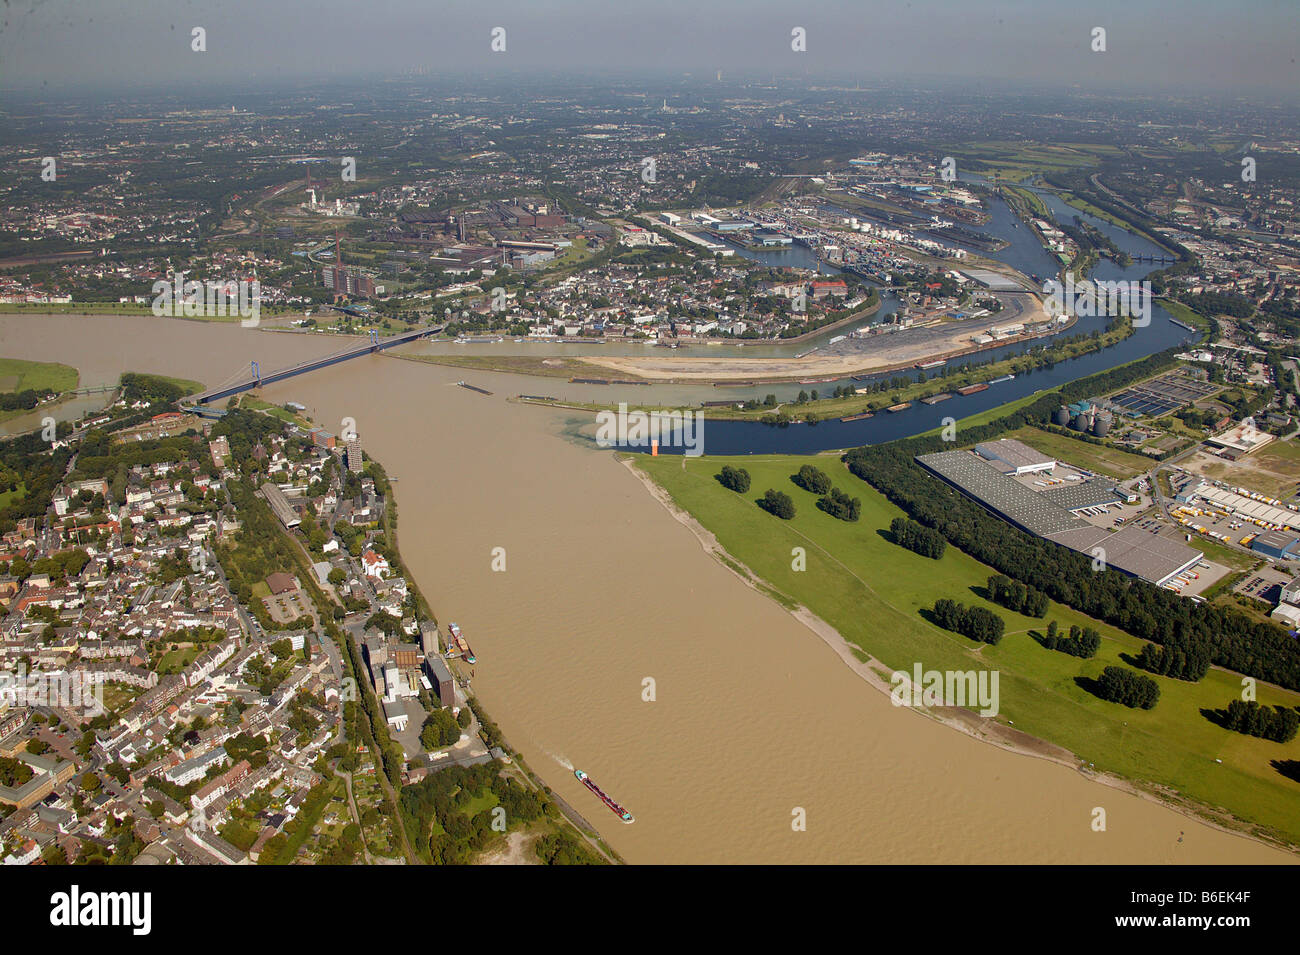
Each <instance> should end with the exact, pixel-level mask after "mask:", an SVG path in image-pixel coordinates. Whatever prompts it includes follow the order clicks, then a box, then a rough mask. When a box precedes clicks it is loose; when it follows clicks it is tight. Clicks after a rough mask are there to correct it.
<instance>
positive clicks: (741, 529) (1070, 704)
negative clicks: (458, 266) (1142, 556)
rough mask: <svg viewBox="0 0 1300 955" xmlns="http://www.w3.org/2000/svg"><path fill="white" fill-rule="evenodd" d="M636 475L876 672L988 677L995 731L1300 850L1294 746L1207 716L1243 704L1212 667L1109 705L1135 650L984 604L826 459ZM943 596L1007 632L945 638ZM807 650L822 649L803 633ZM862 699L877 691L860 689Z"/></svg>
mask: <svg viewBox="0 0 1300 955" xmlns="http://www.w3.org/2000/svg"><path fill="white" fill-rule="evenodd" d="M1067 440H1068V439H1067ZM810 463H811V464H814V465H816V466H817V467H820V468H821V469H822V470H824V471H825V472H827V473H828V474H829V475H830V476H831V479H832V482H833V485H834V486H835V487H837V488H839V489H841V490H842V491H845V492H847V493H848V494H849V495H851V496H853V497H857V498H859V499H860V500H861V502H862V507H861V518H860V520H859V521H857V522H855V523H848V522H845V521H842V520H838V519H836V518H834V517H832V516H830V515H829V514H827V513H824V512H823V511H821V510H820V509H818V508H817V506H816V499H817V498H816V495H814V494H812V493H810V492H808V491H805V490H803V489H802V488H800V487H798V486H796V485H795V484H794V483H793V482H792V481H791V475H793V474H795V473H796V472H797V471H798V470H799V468H800V467H801V466H802V465H804V464H810ZM723 464H730V465H732V466H733V467H743V468H745V469H746V470H748V472H749V474H750V476H751V482H752V483H751V485H750V489H749V491H748V493H744V494H741V493H736V492H734V491H731V490H728V489H727V488H725V487H723V485H722V484H721V483H720V482H719V481H718V480H717V479H716V477H715V475H716V474H717V473H718V472H719V471H720V470H721V468H722V465H723ZM635 465H636V467H638V468H640V469H642V470H643V471H644V472H646V473H647V474H648V475H649V476H650V477H651V478H652V479H654V480H655V481H656V482H658V483H659V484H660V485H661V486H662V487H663V488H664V489H665V490H666V491H667V492H668V493H669V495H671V497H672V499H673V501H674V502H675V503H676V505H677V506H679V507H680V508H682V509H683V510H685V511H687V512H689V513H690V514H691V515H692V516H693V517H694V518H695V519H696V520H697V521H699V523H700V524H702V525H703V526H704V527H705V528H707V529H708V530H709V531H711V532H712V533H713V534H715V535H716V536H717V539H718V541H719V543H720V544H721V545H722V547H723V548H725V550H726V551H727V553H728V554H729V555H730V557H731V558H732V559H733V560H734V562H735V563H737V564H741V565H744V567H745V568H748V570H749V571H750V572H751V573H752V574H753V575H754V576H755V577H757V578H759V580H760V581H762V582H763V586H764V589H765V590H767V591H768V592H769V593H771V595H772V596H773V597H774V598H775V599H777V600H778V601H779V602H781V603H782V604H783V605H784V606H786V607H787V608H790V607H793V606H795V605H802V606H804V607H806V608H808V609H809V610H810V611H812V612H813V613H815V614H816V615H817V616H818V617H820V618H821V619H823V620H825V621H826V622H827V623H829V624H830V625H831V626H833V627H835V629H836V630H838V631H839V633H840V634H841V635H842V636H843V637H844V638H845V639H846V640H847V641H848V642H849V643H850V644H851V645H853V646H855V647H857V648H858V649H859V650H860V651H861V654H862V657H863V659H865V658H866V657H868V656H869V657H871V658H874V660H875V661H877V667H876V668H877V669H879V670H880V671H881V672H882V673H888V672H890V671H894V670H903V671H907V672H910V671H911V669H912V667H913V664H915V663H917V662H919V663H921V664H922V666H923V668H924V669H927V670H930V669H934V670H957V671H965V670H981V669H996V670H998V671H999V673H1000V676H999V681H1000V687H999V689H1000V712H999V713H998V715H997V716H996V719H997V720H998V721H999V722H1002V723H1008V722H1013V723H1014V725H1015V728H1016V729H1019V730H1022V731H1024V732H1027V733H1029V734H1031V735H1033V736H1035V737H1037V738H1039V739H1042V740H1046V741H1048V742H1050V743H1054V744H1056V745H1058V746H1062V747H1065V748H1066V749H1068V750H1070V751H1071V752H1073V753H1075V754H1076V755H1077V756H1078V757H1079V758H1080V759H1081V760H1082V761H1083V762H1085V763H1088V764H1095V768H1096V770H1098V771H1104V772H1110V773H1114V774H1116V775H1119V776H1123V777H1125V778H1127V779H1129V780H1132V781H1133V782H1135V783H1136V784H1138V785H1139V786H1141V787H1142V788H1144V789H1147V790H1149V791H1152V792H1159V793H1160V795H1162V796H1163V797H1165V798H1172V799H1176V800H1178V801H1180V802H1183V803H1185V804H1187V805H1189V806H1192V807H1197V808H1200V809H1205V810H1208V811H1209V812H1215V811H1220V810H1226V811H1227V812H1228V813H1230V814H1231V815H1232V816H1233V817H1235V818H1236V819H1238V820H1240V821H1242V822H1244V823H1245V824H1246V825H1245V827H1244V828H1249V829H1253V830H1255V831H1256V832H1258V833H1259V834H1262V835H1266V836H1271V837H1273V838H1275V839H1278V840H1280V841H1285V842H1292V843H1294V842H1297V841H1300V783H1297V782H1296V781H1295V780H1294V779H1290V778H1287V776H1285V775H1283V773H1282V772H1281V771H1280V770H1279V767H1280V766H1285V765H1287V764H1288V761H1296V760H1300V739H1296V740H1292V741H1291V742H1289V743H1285V744H1280V743H1276V742H1271V741H1267V740H1264V739H1260V738H1255V737H1251V736H1246V735H1242V734H1239V733H1236V732H1232V731H1229V730H1226V729H1223V728H1221V727H1220V726H1219V725H1217V724H1216V723H1214V722H1212V721H1211V720H1210V719H1208V718H1207V716H1206V714H1207V713H1209V712H1211V711H1218V710H1223V709H1225V708H1226V707H1227V705H1228V703H1229V702H1231V701H1232V700H1234V699H1239V698H1240V695H1241V688H1242V683H1241V678H1240V677H1239V676H1238V675H1236V674H1233V673H1229V672H1226V671H1223V670H1218V669H1211V670H1210V672H1209V674H1208V675H1207V676H1206V677H1205V678H1204V679H1202V680H1201V681H1200V682H1198V683H1188V682H1184V681H1180V680H1175V679H1170V678H1165V677H1159V676H1155V677H1153V679H1155V680H1156V681H1157V683H1158V684H1159V687H1160V700H1159V702H1158V704H1157V705H1156V706H1155V708H1154V709H1150V710H1141V709H1129V708H1127V707H1125V706H1122V705H1119V704H1116V703H1110V702H1106V701H1103V700H1102V699H1100V698H1099V697H1097V696H1094V695H1093V693H1092V692H1090V690H1089V689H1086V688H1085V685H1086V683H1087V681H1088V680H1091V679H1096V678H1097V677H1098V676H1099V675H1100V673H1101V671H1102V669H1103V668H1104V667H1106V666H1110V665H1118V666H1124V667H1127V668H1131V667H1132V663H1131V661H1132V659H1133V657H1135V656H1136V654H1137V653H1138V652H1139V651H1140V649H1141V647H1142V645H1143V641H1141V640H1139V639H1137V638H1135V637H1133V636H1131V635H1129V634H1127V633H1124V632H1123V631H1120V630H1117V629H1116V628H1114V627H1112V626H1109V625H1107V624H1104V623H1102V622H1100V621H1098V620H1094V619H1092V618H1090V617H1087V616H1085V615H1083V614H1081V613H1078V612H1077V611H1074V610H1072V609H1070V608H1069V607H1066V606H1064V605H1062V604H1058V603H1055V602H1052V603H1050V605H1049V609H1048V611H1047V614H1046V616H1045V617H1044V618H1041V619H1039V618H1033V617H1027V616H1022V615H1021V614H1018V613H1013V612H1011V611H1009V610H1007V609H1006V608H1004V607H1001V606H998V605H997V604H994V603H992V602H991V601H990V600H988V599H986V589H985V588H986V582H987V580H988V578H989V576H990V575H991V574H993V573H994V571H993V569H992V568H990V567H988V566H987V565H984V564H982V563H980V562H978V561H976V560H975V559H973V558H972V557H970V556H968V555H967V554H965V553H962V552H961V551H959V550H957V549H956V548H954V547H952V546H949V547H948V548H947V549H946V551H945V553H944V554H943V556H942V557H941V558H940V559H938V560H933V559H931V558H928V557H922V556H920V555H919V554H916V553H913V552H912V551H910V550H907V549H904V548H903V547H901V546H899V545H897V544H895V543H893V542H892V540H891V535H890V532H889V527H890V523H891V521H893V520H894V518H896V517H901V516H904V514H903V512H902V511H901V510H900V509H898V508H897V507H895V506H894V505H893V504H891V503H889V501H888V500H887V499H886V498H885V497H884V496H883V495H881V494H880V493H878V492H877V491H875V490H874V489H873V488H872V487H871V486H870V485H868V484H866V483H865V482H863V481H860V480H858V479H857V478H855V477H854V476H852V475H851V474H850V473H849V472H848V470H847V469H846V468H845V467H844V466H843V464H842V463H841V462H840V461H839V459H838V458H836V457H834V456H827V455H823V456H818V457H811V458H809V457H795V456H781V455H773V456H755V457H745V458H707V457H703V458H685V459H684V458H682V457H678V456H671V457H670V456H663V457H647V456H638V457H637V458H636V460H635ZM769 488H772V489H775V490H777V491H782V492H784V493H785V494H788V495H789V496H790V497H791V498H792V499H793V501H794V504H795V509H796V514H795V516H794V517H793V519H791V520H788V521H787V520H781V519H779V518H777V517H775V516H773V515H771V514H769V513H767V512H766V511H764V510H762V509H761V508H759V507H758V506H757V504H756V501H757V499H759V498H761V497H762V496H763V494H764V492H765V491H766V490H767V489H769ZM796 547H802V548H804V549H805V551H806V569H804V570H796V569H795V567H794V564H795V561H794V560H793V556H792V555H793V549H794V548H796ZM733 569H734V568H733ZM940 598H949V599H952V600H956V601H958V602H960V603H964V604H966V605H968V606H975V607H983V608H985V609H986V610H989V611H992V612H993V613H996V614H997V615H998V616H1000V617H1001V618H1002V619H1003V620H1004V621H1005V622H1006V634H1005V636H1004V637H1003V639H1002V640H1001V641H1000V642H999V643H997V644H996V645H988V644H977V643H974V642H972V641H970V640H967V639H966V638H964V637H961V636H958V635H956V634H954V633H951V632H949V631H946V630H943V629H940V628H939V627H938V626H936V625H934V624H932V623H930V622H929V621H928V620H927V618H926V617H925V616H923V615H922V611H923V610H928V608H931V607H933V606H934V603H935V601H936V600H938V599H940ZM1052 620H1055V621H1056V622H1057V624H1058V625H1059V626H1060V627H1061V628H1062V629H1063V630H1066V631H1068V630H1069V628H1070V627H1071V626H1073V625H1078V626H1080V627H1091V628H1092V629H1094V630H1096V631H1097V632H1098V633H1099V634H1100V635H1101V648H1100V650H1099V651H1098V653H1097V654H1096V656H1094V657H1093V658H1091V659H1086V660H1085V659H1079V658H1076V657H1072V656H1069V655H1067V654H1064V653H1060V652H1057V651H1053V650H1048V649H1045V648H1044V647H1043V646H1042V645H1041V644H1040V643H1039V641H1038V640H1037V639H1035V635H1041V634H1042V633H1043V632H1044V631H1045V630H1046V627H1047V624H1048V622H1049V621H1052ZM808 639H809V640H810V641H815V640H816V639H817V637H815V636H814V635H813V634H812V633H809V634H808ZM863 692H875V691H873V690H869V689H868V688H867V687H865V686H864V687H863ZM1258 699H1259V701H1260V702H1261V703H1262V704H1265V705H1272V704H1279V705H1283V706H1288V707H1294V706H1296V705H1297V704H1300V694H1295V693H1292V692H1289V691H1284V690H1280V689H1277V688H1274V687H1271V686H1267V685H1263V684H1261V685H1260V686H1259V691H1258ZM1275 763H1276V764H1277V765H1274V764H1275ZM1290 765H1295V763H1294V762H1291V763H1290Z"/></svg>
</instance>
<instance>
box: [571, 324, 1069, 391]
mask: <svg viewBox="0 0 1300 955" xmlns="http://www.w3.org/2000/svg"><path fill="white" fill-rule="evenodd" d="M1021 323H1023V319H1018V320H1013V319H1003V320H1002V321H1001V322H980V321H964V322H959V323H951V324H950V325H948V326H943V325H940V326H935V327H934V328H930V329H908V330H906V334H904V333H882V334H880V335H877V336H874V337H872V338H867V339H862V340H860V344H857V346H856V347H855V348H854V349H852V350H846V351H836V352H832V353H823V354H812V355H808V356H806V357H803V358H743V357H739V356H720V357H718V358H711V357H710V358H695V357H677V356H672V355H666V356H663V357H659V356H648V357H641V356H624V355H611V356H599V355H584V356H582V360H583V361H585V362H587V363H588V364H591V365H596V366H599V367H601V368H604V369H607V370H609V371H614V372H617V373H618V374H619V375H622V376H625V377H639V378H645V379H649V380H652V381H670V380H671V381H678V382H686V381H694V382H709V381H750V380H754V379H761V380H768V379H775V378H790V379H795V380H799V379H805V378H829V377H836V378H838V377H843V376H846V375H855V374H863V373H869V372H878V371H887V370H891V369H897V368H907V367H910V366H912V365H915V364H917V363H920V362H925V361H930V360H933V359H935V358H937V357H945V358H949V359H952V358H957V357H960V356H962V355H966V354H973V353H976V352H978V351H980V350H981V348H980V347H979V346H977V345H976V344H975V343H974V342H972V341H971V337H972V336H973V335H976V334H979V333H980V332H983V331H987V330H988V329H990V328H992V329H1001V328H1006V327H1007V326H1009V325H1014V324H1021ZM1058 331H1060V326H1053V327H1052V328H1050V329H1049V330H1048V333H1056V332H1058ZM917 332H929V333H930V334H916V333H917ZM1038 337H1045V336H1038ZM1025 340H1028V339H1025V338H1019V339H1008V340H1007V341H1003V342H999V343H998V344H999V345H1001V344H1007V343H1008V342H1010V341H1025Z"/></svg>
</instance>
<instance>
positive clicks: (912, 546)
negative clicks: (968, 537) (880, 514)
mask: <svg viewBox="0 0 1300 955" xmlns="http://www.w3.org/2000/svg"><path fill="white" fill-rule="evenodd" d="M889 533H891V534H893V535H894V543H896V544H899V545H901V546H903V547H906V548H907V549H908V550H910V551H914V552H915V553H918V554H920V555H921V556H922V557H933V558H934V559H935V560H938V559H939V558H940V557H942V556H943V552H944V551H945V550H946V549H947V547H948V542H947V541H946V540H944V537H943V535H942V534H940V533H939V532H938V531H936V530H935V529H934V528H932V527H926V526H925V525H924V524H918V523H917V522H916V521H910V520H908V519H907V518H906V517H896V518H894V519H893V520H892V521H890V523H889Z"/></svg>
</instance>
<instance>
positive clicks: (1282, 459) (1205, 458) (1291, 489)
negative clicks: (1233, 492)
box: [1194, 441, 1300, 501]
mask: <svg viewBox="0 0 1300 955" xmlns="http://www.w3.org/2000/svg"><path fill="white" fill-rule="evenodd" d="M1194 469H1195V470H1196V471H1199V472H1200V473H1201V474H1204V475H1206V476H1207V477H1210V478H1214V479H1215V480H1218V481H1225V482H1227V483H1228V484H1233V485H1238V486H1240V487H1244V488H1247V489H1249V490H1251V491H1255V492H1257V493H1259V494H1266V495H1268V496H1269V497H1272V498H1277V499H1279V500H1282V501H1289V500H1291V498H1292V496H1293V495H1294V494H1295V493H1296V490H1297V487H1298V486H1300V446H1297V445H1296V443H1295V442H1294V441H1274V442H1273V443H1271V444H1268V445H1265V446H1264V447H1262V448H1260V449H1259V450H1258V451H1256V452H1255V453H1254V454H1249V455H1247V456H1246V457H1244V458H1242V459H1241V460H1239V461H1225V460H1223V459H1221V458H1215V457H1212V456H1210V455H1208V454H1207V455H1198V457H1197V458H1196V462H1195V468H1194Z"/></svg>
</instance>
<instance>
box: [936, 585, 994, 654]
mask: <svg viewBox="0 0 1300 955" xmlns="http://www.w3.org/2000/svg"><path fill="white" fill-rule="evenodd" d="M934 618H935V622H936V623H938V624H939V626H941V627H943V628H944V629H945V630H951V631H953V632H954V633H960V634H961V635H962V636H963V637H969V638H970V639H972V640H978V641H979V642H980V643H989V644H995V645H996V644H997V642H998V641H999V640H1001V639H1002V634H1003V632H1004V631H1005V630H1006V622H1005V621H1004V620H1003V619H1002V618H1001V617H999V616H998V615H997V614H995V613H993V612H992V611H991V610H985V609H984V608H983V607H967V606H966V605H965V604H959V603H957V602H956V601H955V600H949V599H948V598H946V597H942V598H940V599H939V600H936V601H935V602H934Z"/></svg>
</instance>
